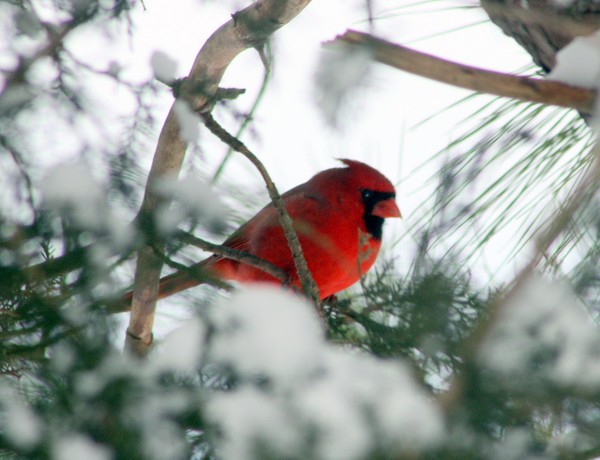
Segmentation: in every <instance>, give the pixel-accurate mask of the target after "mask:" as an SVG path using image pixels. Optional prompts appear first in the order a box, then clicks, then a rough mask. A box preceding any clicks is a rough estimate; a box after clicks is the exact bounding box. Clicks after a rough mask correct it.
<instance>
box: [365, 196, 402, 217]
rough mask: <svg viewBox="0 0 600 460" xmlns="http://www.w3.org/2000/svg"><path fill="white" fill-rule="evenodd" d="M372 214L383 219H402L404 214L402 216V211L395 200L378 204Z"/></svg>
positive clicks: (389, 199) (390, 199)
mask: <svg viewBox="0 0 600 460" xmlns="http://www.w3.org/2000/svg"><path fill="white" fill-rule="evenodd" d="M371 214H373V215H374V216H379V217H383V218H384V219H386V218H388V217H402V214H400V209H399V208H398V205H397V204H396V200H394V199H393V198H388V199H387V200H383V201H380V202H379V203H377V204H376V205H375V206H374V207H373V212H372V213H371Z"/></svg>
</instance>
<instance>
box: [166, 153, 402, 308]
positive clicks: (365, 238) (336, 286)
mask: <svg viewBox="0 0 600 460" xmlns="http://www.w3.org/2000/svg"><path fill="white" fill-rule="evenodd" d="M341 161H342V162H343V163H344V164H346V166H347V167H342V168H332V169H327V170H325V171H322V172H320V173H318V174H317V175H316V176H314V177H313V178H311V179H310V180H309V181H308V182H305V183H304V184H301V185H298V186H297V187H294V188H293V189H291V190H290V191H288V192H287V193H285V194H283V195H282V198H283V201H284V202H285V205H286V207H287V210H288V212H289V214H290V216H291V217H292V219H293V221H294V227H295V229H296V232H297V234H298V238H299V239H300V244H301V246H302V250H303V253H304V257H305V258H306V262H307V264H308V268H309V270H310V271H311V273H312V276H313V278H314V280H315V282H316V283H317V286H318V287H319V292H320V294H321V298H322V299H324V298H326V297H329V296H331V295H333V294H335V293H337V292H339V291H341V290H343V289H345V288H347V287H348V286H350V285H352V284H354V283H355V282H356V281H358V280H359V278H360V277H361V276H362V275H363V274H364V273H366V272H367V271H368V270H369V269H370V268H371V266H372V265H373V263H374V262H375V259H376V257H377V253H378V252H379V248H380V247H381V233H382V229H383V221H384V219H385V218H387V217H400V210H399V209H398V205H397V204H396V201H395V197H396V192H395V190H394V186H393V185H392V183H391V182H390V181H389V180H388V179H386V178H385V177H384V176H383V175H382V174H381V173H380V172H378V171H377V170H375V169H373V168H371V167H370V166H367V165H366V164H364V163H361V162H358V161H354V160H341ZM223 246H227V247H230V248H234V249H237V250H240V251H245V252H248V253H250V254H252V255H254V256H256V257H259V258H261V259H264V260H267V261H269V262H271V263H272V264H274V265H276V266H277V267H280V268H281V269H282V270H283V271H284V272H285V273H287V274H288V277H289V280H290V284H291V285H292V286H293V287H296V288H300V287H301V286H300V280H299V279H298V274H297V273H296V268H295V266H294V261H293V259H292V254H291V251H290V249H289V247H288V243H287V241H286V239H285V236H284V234H283V230H282V228H281V226H280V225H279V220H278V217H277V212H276V211H275V208H274V207H273V204H269V205H268V206H265V207H264V208H263V209H261V210H260V211H259V213H258V214H256V215H255V216H254V217H253V218H252V219H250V220H249V221H248V222H246V223H245V224H244V225H242V226H241V227H240V228H239V229H238V230H237V231H236V232H234V233H233V235H231V236H230V237H229V238H228V239H227V240H226V241H225V242H224V243H223ZM196 269H200V270H205V271H207V272H208V273H209V274H211V275H214V276H218V277H220V278H223V279H226V280H233V281H240V282H260V281H262V282H275V283H279V284H281V281H279V280H278V279H276V278H274V277H273V276H271V275H269V274H267V273H265V272H263V271H261V270H259V269H258V268H254V267H252V266H250V265H246V264H244V263H242V262H237V261H234V260H231V259H226V258H224V257H223V256H218V255H213V256H211V257H209V258H208V259H205V260H203V261H202V262H199V263H198V264H196V265H195V266H194V267H192V268H191V271H192V272H193V271H195V270H196ZM200 283H201V280H200V279H197V278H195V277H193V276H192V275H190V274H189V273H184V272H176V273H174V274H172V275H169V276H167V277H165V278H163V279H161V281H160V287H159V297H160V298H163V297H167V296H169V295H172V294H175V293H176V292H179V291H182V290H184V289H187V288H190V287H193V286H196V285H198V284H200Z"/></svg>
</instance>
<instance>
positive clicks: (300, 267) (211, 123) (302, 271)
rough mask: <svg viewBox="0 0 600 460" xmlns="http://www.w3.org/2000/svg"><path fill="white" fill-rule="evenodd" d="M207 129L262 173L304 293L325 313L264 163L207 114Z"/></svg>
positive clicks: (290, 224)
mask: <svg viewBox="0 0 600 460" xmlns="http://www.w3.org/2000/svg"><path fill="white" fill-rule="evenodd" d="M203 117H204V121H205V125H206V127H207V128H208V129H209V130H210V131H211V132H212V133H213V134H214V135H215V136H217V137H218V138H219V139H221V140H222V141H223V142H225V143H226V144H227V145H229V146H230V147H231V148H232V149H233V150H235V151H236V152H239V153H241V154H242V155H244V156H245V157H246V158H248V159H249V160H250V161H251V162H252V164H253V165H254V166H255V167H256V169H258V171H259V172H260V174H261V176H262V178H263V180H264V181H265V184H266V186H267V190H268V192H269V197H270V198H271V201H272V202H273V206H274V207H275V210H276V211H277V214H278V215H279V223H280V225H281V227H282V228H283V233H284V235H285V238H286V240H287V243H288V246H289V248H290V251H291V252H292V257H293V259H294V265H295V267H296V272H297V273H298V278H300V282H301V283H302V290H303V291H304V293H305V294H306V295H307V296H308V297H309V298H310V299H312V300H313V302H314V303H315V305H317V309H318V312H319V313H320V314H322V313H323V309H322V305H321V295H320V294H319V287H318V286H317V283H315V280H314V279H313V277H312V274H311V273H310V270H309V269H308V264H307V263H306V259H305V258H304V253H303V252H302V246H300V241H299V240H298V235H297V234H296V230H295V229H294V223H293V221H292V218H291V217H290V215H289V214H288V212H287V209H286V207H285V203H284V202H283V199H282V198H281V195H280V194H279V192H278V191H277V187H275V184H274V183H273V180H272V179H271V177H270V176H269V173H268V172H267V169H266V168H265V166H264V165H263V164H262V162H261V161H260V160H259V159H258V158H257V157H256V155H254V154H253V153H252V152H251V151H250V149H248V147H246V146H245V145H244V143H243V142H241V141H240V140H239V139H237V138H235V137H233V136H232V135H231V134H229V133H228V132H227V131H226V130H225V129H223V127H221V125H219V124H218V123H217V122H216V121H215V120H214V118H213V117H212V115H210V114H209V113H206V114H204V115H203Z"/></svg>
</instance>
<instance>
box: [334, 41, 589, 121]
mask: <svg viewBox="0 0 600 460" xmlns="http://www.w3.org/2000/svg"><path fill="white" fill-rule="evenodd" d="M336 43H345V44H349V45H351V46H361V47H365V48H366V49H368V50H369V51H370V52H371V53H372V56H373V59H375V60H376V61H378V62H381V63H382V64H387V65H389V66H391V67H394V68H396V69H400V70H404V71H406V72H410V73H414V74H416V75H420V76H422V77H426V78H431V79H433V80H437V81H440V82H442V83H447V84H449V85H453V86H458V87H461V88H466V89H470V90H473V91H477V92H480V93H488V94H495V95H497V96H502V97H509V98H512V99H519V100H522V101H529V102H536V103H539V104H545V105H556V106H559V107H567V108H572V109H576V110H578V111H580V112H582V113H587V114H591V113H593V111H594V104H595V101H596V91H594V90H590V89H585V88H577V87H574V86H570V85H567V84H565V83H560V82H558V81H551V80H542V79H539V78H530V77H523V76H516V75H508V74H504V73H500V72H492V71H489V70H483V69H479V68H476V67H471V66H467V65H463V64H458V63H456V62H452V61H447V60H445V59H441V58H438V57H435V56H432V55H430V54H426V53H421V52H419V51H415V50H412V49H410V48H406V47H404V46H401V45H397V44H395V43H391V42H388V41H386V40H382V39H380V38H377V37H374V36H372V35H369V34H366V33H362V32H357V31H354V30H348V31H346V32H345V33H344V34H343V35H339V36H338V37H336V39H335V40H334V41H332V42H327V43H325V46H326V47H332V45H334V44H336Z"/></svg>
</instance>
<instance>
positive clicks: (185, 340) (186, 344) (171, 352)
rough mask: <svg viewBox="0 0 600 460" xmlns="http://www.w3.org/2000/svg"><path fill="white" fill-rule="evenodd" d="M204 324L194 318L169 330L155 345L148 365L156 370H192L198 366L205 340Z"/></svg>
mask: <svg viewBox="0 0 600 460" xmlns="http://www.w3.org/2000/svg"><path fill="white" fill-rule="evenodd" d="M205 335H206V331H205V327H204V324H203V323H202V322H201V321H200V320H199V319H198V318H194V319H191V320H190V321H188V322H187V323H186V324H185V325H183V326H182V327H180V328H178V329H176V330H175V331H173V332H171V333H170V334H169V335H167V337H165V339H164V341H163V342H162V343H161V344H160V345H159V346H158V347H157V350H156V352H155V354H153V355H152V357H151V359H150V361H149V365H150V366H152V367H154V368H155V369H156V370H157V371H158V372H162V371H174V372H193V371H195V370H196V369H197V368H198V365H199V363H200V358H201V356H202V349H203V344H204V340H205Z"/></svg>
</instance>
